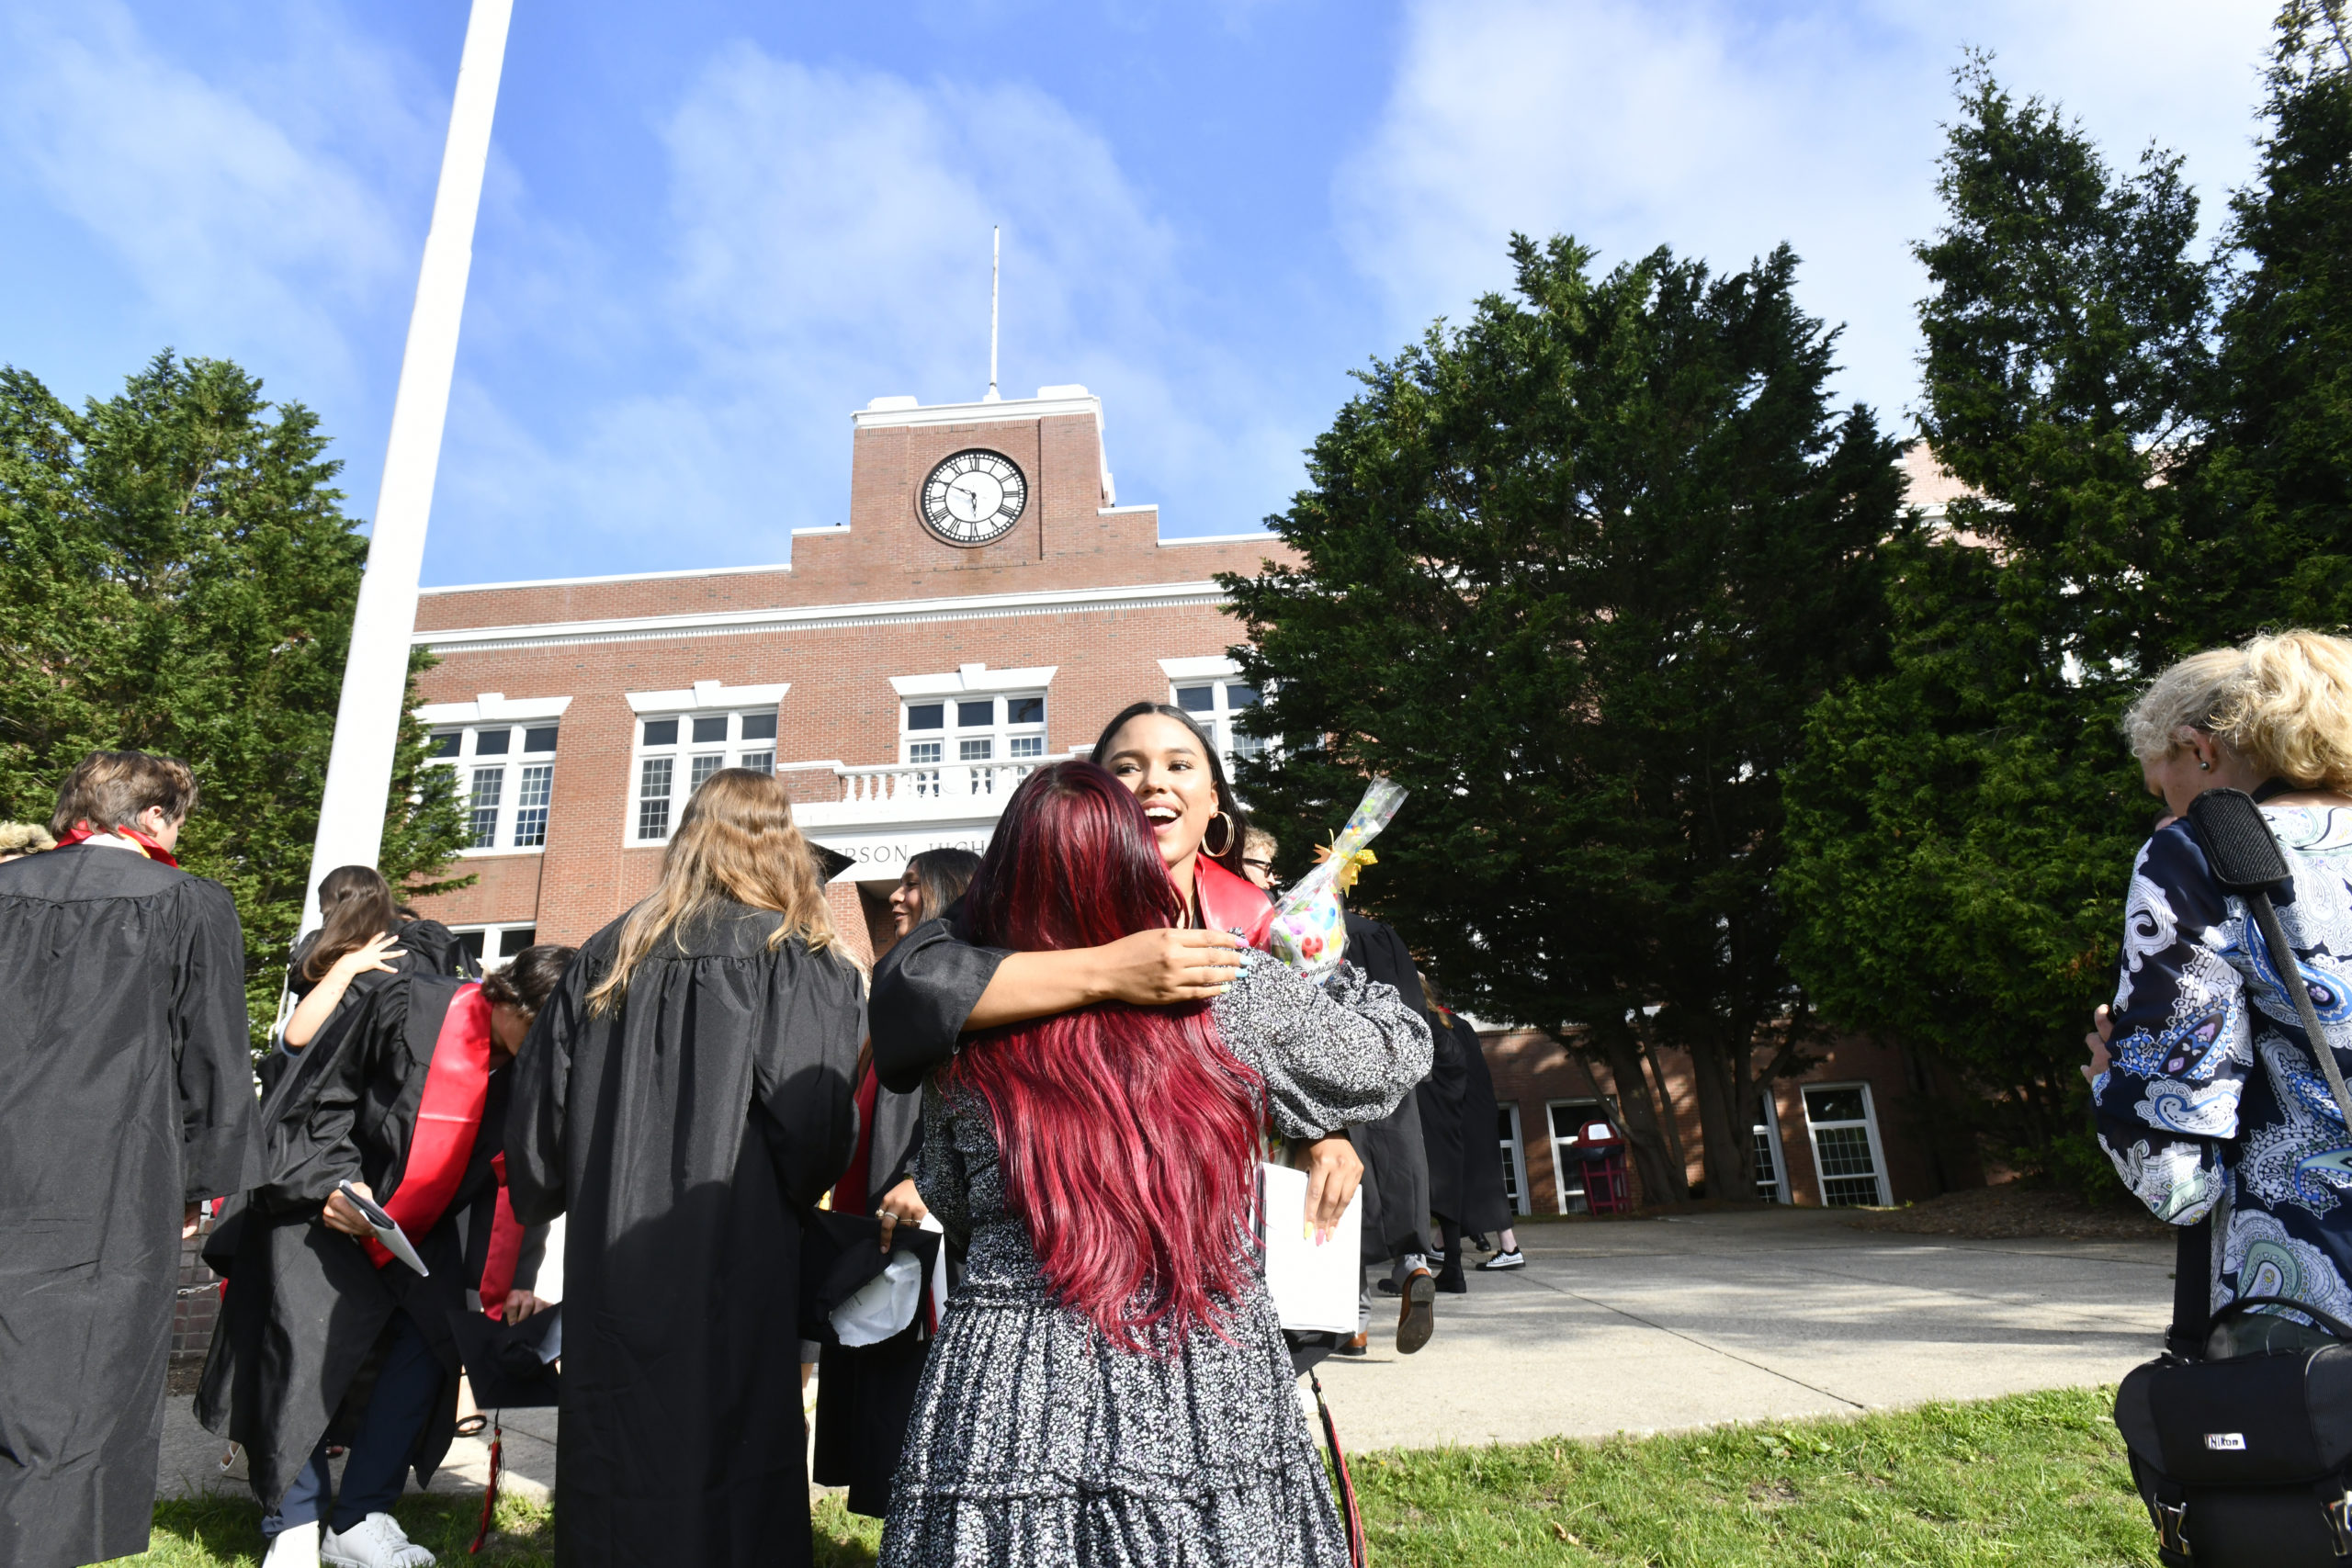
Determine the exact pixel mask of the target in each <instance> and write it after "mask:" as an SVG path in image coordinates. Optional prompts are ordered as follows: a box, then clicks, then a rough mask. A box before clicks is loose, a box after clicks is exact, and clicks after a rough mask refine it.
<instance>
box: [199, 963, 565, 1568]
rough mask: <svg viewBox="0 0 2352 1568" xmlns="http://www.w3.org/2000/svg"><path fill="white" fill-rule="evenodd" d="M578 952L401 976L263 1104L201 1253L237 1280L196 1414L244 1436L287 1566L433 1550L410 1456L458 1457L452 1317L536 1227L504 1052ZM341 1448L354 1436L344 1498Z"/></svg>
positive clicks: (292, 1069) (496, 1285)
mask: <svg viewBox="0 0 2352 1568" xmlns="http://www.w3.org/2000/svg"><path fill="white" fill-rule="evenodd" d="M571 955H572V950H571V949H570V948H568V947H557V946H553V945H548V946H540V947H532V948H526V949H525V950H524V952H523V953H520V954H519V955H517V956H516V958H515V961H514V962H513V963H512V964H509V965H508V966H507V967H506V968H505V969H503V970H502V971H500V972H499V973H498V974H496V975H493V976H491V977H490V978H489V979H488V980H487V981H486V982H473V981H462V980H456V979H452V978H449V977H447V976H438V975H425V974H403V975H396V976H391V977H390V978H388V979H386V980H385V981H384V982H383V983H381V984H379V985H377V986H375V987H372V988H371V989H369V990H368V993H367V994H366V996H365V998H363V999H362V1000H361V1001H360V1002H359V1003H358V1004H357V1006H356V1010H355V1011H354V1012H353V1013H352V1014H351V1015H350V1016H349V1017H348V1018H347V1019H346V1020H345V1021H344V1022H343V1023H342V1024H341V1025H340V1026H339V1027H338V1028H336V1029H335V1030H334V1031H333V1032H329V1033H325V1034H322V1035H321V1036H320V1037H319V1038H318V1039H317V1040H315V1041H314V1042H312V1043H311V1044H310V1045H309V1046H308V1047H307V1048H306V1049H305V1050H304V1051H303V1052H302V1054H301V1055H300V1056H299V1057H297V1058H296V1059H295V1060H294V1061H293V1063H292V1064H291V1065H290V1066H288V1069H287V1071H286V1072H285V1074H284V1076H283V1077H281V1078H280V1079H279V1081H278V1084H277V1088H276V1089H273V1090H271V1092H270V1095H269V1098H268V1099H267V1100H265V1101H264V1102H263V1104H262V1108H261V1114H260V1125H259V1127H258V1128H257V1130H256V1134H255V1136H256V1143H257V1145H258V1150H259V1152H258V1156H257V1160H256V1164H257V1166H258V1179H257V1180H256V1182H255V1184H254V1187H253V1189H252V1190H250V1191H249V1192H247V1193H246V1194H245V1198H244V1201H243V1205H242V1206H241V1209H240V1212H239V1213H238V1215H237V1216H236V1217H234V1218H233V1219H232V1220H231V1221H228V1222H226V1223H224V1224H222V1226H221V1227H220V1229H219V1230H217V1231H216V1232H215V1233H214V1235H213V1242H212V1245H211V1246H209V1247H207V1248H206V1253H205V1256H206V1258H208V1259H209V1260H210V1261H212V1262H213V1264H214V1267H215V1268H216V1269H219V1271H220V1273H221V1274H223V1275H225V1276H226V1277H227V1279H228V1281H229V1285H228V1290H227V1292H226V1293H225V1295H224V1297H223V1299H222V1302H221V1312H220V1322H219V1323H218V1324H217V1325H215V1326H214V1329H213V1334H212V1345H211V1348H210V1350H209V1353H208V1355H207V1357H206V1359H205V1366H204V1377H203V1381H202V1383H201V1385H200V1386H199V1388H198V1393H197V1401H196V1414H197V1418H198V1420H199V1421H201V1422H202V1423H203V1424H204V1425H205V1427H207V1428H209V1430H211V1431H214V1432H218V1433H220V1434H221V1435H223V1436H225V1437H228V1438H232V1439H233V1440H235V1441H236V1442H239V1443H241V1444H243V1446H244V1449H245V1453H246V1461H247V1467H248V1472H249V1473H250V1475H251V1477H252V1482H253V1488H254V1495H256V1496H257V1497H259V1498H260V1500H261V1503H262V1506H263V1507H264V1509H265V1510H266V1517H265V1518H264V1521H263V1526H262V1529H263V1533H264V1535H265V1536H266V1538H268V1539H269V1540H270V1541H271V1543H272V1544H271V1551H270V1556H269V1559H268V1561H269V1563H270V1564H271V1568H280V1565H283V1564H303V1565H306V1568H307V1565H308V1564H311V1563H315V1562H318V1561H319V1557H320V1554H321V1553H322V1551H324V1552H327V1553H330V1554H332V1555H334V1560H336V1561H355V1562H363V1563H369V1564H376V1565H380V1568H399V1565H404V1564H409V1563H421V1562H430V1561H431V1553H429V1552H426V1551H424V1549H423V1548H421V1547H413V1546H411V1545H410V1543H409V1542H408V1540H407V1538H406V1537H405V1536H404V1535H402V1534H401V1530H400V1527H399V1525H398V1524H397V1523H395V1522H394V1521H393V1520H392V1519H391V1517H390V1510H391V1506H392V1504H393V1502H394V1501H395V1500H397V1499H398V1498H399V1496H400V1494H401V1488H402V1486H403V1485H404V1484H405V1483H406V1480H407V1476H408V1474H409V1472H411V1471H412V1470H413V1471H414V1472H415V1473H416V1477H417V1480H418V1482H419V1483H420V1484H423V1483H429V1482H430V1481H431V1480H432V1477H433V1472H434V1471H435V1469H437V1468H438V1467H439V1465H440V1462H441V1460H442V1457H443V1456H444V1455H445V1454H446V1453H447V1451H448V1448H449V1439H450V1438H451V1436H452V1435H453V1432H454V1430H455V1427H456V1424H457V1397H458V1395H457V1381H458V1349H457V1341H456V1338H455V1337H454V1335H453V1334H452V1332H451V1329H450V1319H451V1317H452V1316H453V1315H454V1314H459V1313H463V1312H467V1311H469V1310H479V1309H480V1307H481V1304H482V1301H483V1299H484V1295H485V1293H486V1295H487V1297H488V1299H490V1300H491V1302H492V1304H495V1305H498V1306H501V1307H503V1304H504V1302H505V1298H506V1295H507V1290H508V1285H509V1282H510V1275H511V1259H513V1258H515V1256H516V1255H517V1252H518V1250H519V1247H520V1245H521V1239H522V1238H521V1227H520V1226H519V1225H518V1224H515V1221H514V1217H513V1211H512V1208H511V1206H507V1205H503V1204H502V1203H501V1201H500V1199H501V1192H500V1161H499V1155H500V1153H501V1149H502V1139H503V1134H504V1130H505V1110H506V1102H507V1099H508V1094H509V1090H510V1086H511V1081H512V1078H513V1076H514V1075H513V1073H512V1070H511V1068H510V1067H509V1066H508V1064H509V1063H511V1062H512V1060H513V1057H514V1052H515V1048H516V1047H517V1046H519V1045H520V1044H521V1043H522V1041H523V1038H524V1035H525V1032H526V1031H527V1030H528V1029H529V1027H530V1023H531V1020H532V1018H533V1016H534V1015H535V1014H536V1012H537V1010H538V1009H539V1008H540V1007H541V1006H542V1005H544V1003H545V1001H546V999H547V998H548V995H549V994H550V993H551V992H552V991H553V990H554V989H555V987H556V985H557V984H558V982H559V981H560V979H561V978H562V976H563V973H564V971H565V969H566V968H567V967H568V966H569V964H570V963H571ZM346 1180H347V1181H350V1182H351V1183H353V1184H354V1185H355V1186H356V1188H357V1189H358V1190H359V1191H360V1192H361V1194H362V1196H365V1197H369V1198H371V1199H373V1200H374V1201H377V1202H378V1203H379V1204H380V1205H382V1207H383V1209H384V1210H385V1211H386V1212H387V1213H390V1215H391V1216H392V1217H393V1218H394V1219H395V1220H397V1221H398V1222H399V1223H400V1226H401V1231H402V1232H403V1233H404V1234H405V1235H407V1236H408V1237H409V1239H410V1241H411V1242H412V1243H413V1246H414V1247H415V1248H416V1251H417V1254H418V1256H419V1258H420V1259H421V1260H422V1261H423V1262H424V1266H425V1268H426V1269H427V1270H428V1272H427V1273H424V1274H422V1275H420V1274H419V1273H417V1272H416V1270H415V1269H412V1268H410V1267H409V1266H408V1265H407V1264H406V1263H404V1262H402V1261H401V1260H399V1259H398V1258H394V1257H393V1256H391V1255H390V1253H388V1252H387V1251H385V1250H384V1249H383V1248H382V1247H379V1246H377V1245H375V1244H374V1242H373V1241H372V1239H365V1240H363V1239H362V1238H363V1236H372V1233H369V1232H368V1229H367V1226H366V1225H365V1224H364V1223H362V1222H361V1221H360V1220H359V1216H358V1211H357V1210H356V1208H355V1207H354V1206H353V1205H352V1204H351V1202H350V1201H349V1199H348V1198H346V1197H345V1196H344V1195H343V1194H342V1193H341V1192H340V1191H339V1190H338V1185H339V1184H340V1183H342V1182H344V1181H346ZM502 1233H503V1240H504V1242H505V1245H503V1246H501V1245H500V1243H501V1240H502ZM494 1257H495V1258H497V1259H498V1260H499V1264H498V1266H497V1267H493V1264H492V1259H493V1258H494ZM486 1273H487V1274H488V1275H489V1276H490V1277H489V1278H488V1279H487V1280H485V1274H486ZM469 1296H470V1298H471V1299H469ZM363 1371H364V1372H366V1373H368V1374H370V1375H369V1376H368V1377H365V1378H363V1375H362V1374H363ZM361 1388H365V1389H366V1391H367V1392H366V1393H364V1394H361V1393H357V1392H356V1391H358V1390H359V1389H361ZM330 1440H343V1441H346V1442H347V1443H348V1445H349V1449H350V1454H349V1458H348V1459H347V1460H346V1461H345V1468H344V1472H343V1483H342V1486H341V1489H340V1491H339V1493H338V1494H337V1495H334V1496H332V1497H330V1495H329V1492H330V1488H329V1485H328V1479H329V1477H328V1469H327V1452H326V1446H327V1444H328V1442H329V1441H330Z"/></svg>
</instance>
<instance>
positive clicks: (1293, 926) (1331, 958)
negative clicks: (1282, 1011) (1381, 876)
mask: <svg viewBox="0 0 2352 1568" xmlns="http://www.w3.org/2000/svg"><path fill="white" fill-rule="evenodd" d="M1405 793H1406V792H1405V789H1404V786H1403V785H1401V784H1396V783H1393V782H1391V781H1390V780H1387V779H1374V780H1373V781H1372V787H1371V788H1370V789H1367V790H1365V791H1364V792H1363V801H1362V802H1361V803H1360V804H1359V805H1358V806H1357V807H1356V809H1355V814H1354V815H1353V816H1351V817H1350V818H1348V825H1347V826H1346V827H1345V828H1342V829H1340V831H1339V834H1338V836H1337V837H1335V838H1334V839H1333V840H1331V847H1330V850H1329V853H1328V854H1327V855H1326V856H1325V858H1324V860H1323V862H1322V863H1320V864H1319V865H1317V866H1316V868H1315V869H1314V870H1312V871H1310V872H1308V873H1307V874H1306V875H1305V876H1302V877H1300V878H1299V879H1298V882H1297V885H1296V886H1293V887H1291V888H1290V889H1288V890H1287V891H1285V892H1284V893H1283V896H1282V897H1280V898H1279V899H1277V900H1275V903H1274V915H1273V919H1272V922H1271V923H1269V924H1268V926H1267V928H1266V937H1265V948H1266V951H1267V952H1269V953H1272V954H1273V955H1274V956H1275V957H1277V958H1279V959H1281V960H1282V961H1283V963H1285V964H1289V965H1290V966H1291V967H1292V968H1294V969H1295V970H1297V971H1298V972H1299V973H1300V974H1302V975H1304V976H1306V977H1307V978H1308V979H1310V980H1320V979H1323V978H1325V977H1327V976H1329V975H1330V974H1331V973H1332V971H1334V970H1336V969H1337V968H1339V966H1340V953H1342V951H1344V950H1345V948H1346V947H1347V944H1348V928H1347V925H1346V922H1345V920H1344V919H1343V914H1344V911H1343V910H1342V909H1341V908H1340V894H1342V893H1344V892H1346V891H1347V890H1348V889H1349V888H1351V887H1352V886H1355V881H1356V873H1357V872H1358V871H1360V870H1362V869H1363V867H1365V866H1368V865H1372V864H1374V863H1375V861H1374V856H1373V852H1372V851H1371V850H1370V849H1369V848H1368V847H1367V846H1369V845H1370V844H1371V842H1372V841H1373V840H1374V839H1376V838H1378V837H1380V830H1381V829H1383V828H1385V827H1387V826H1388V821H1389V818H1392V817H1394V816H1396V815H1397V807H1399V806H1402V805H1404V804H1405Z"/></svg>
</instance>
